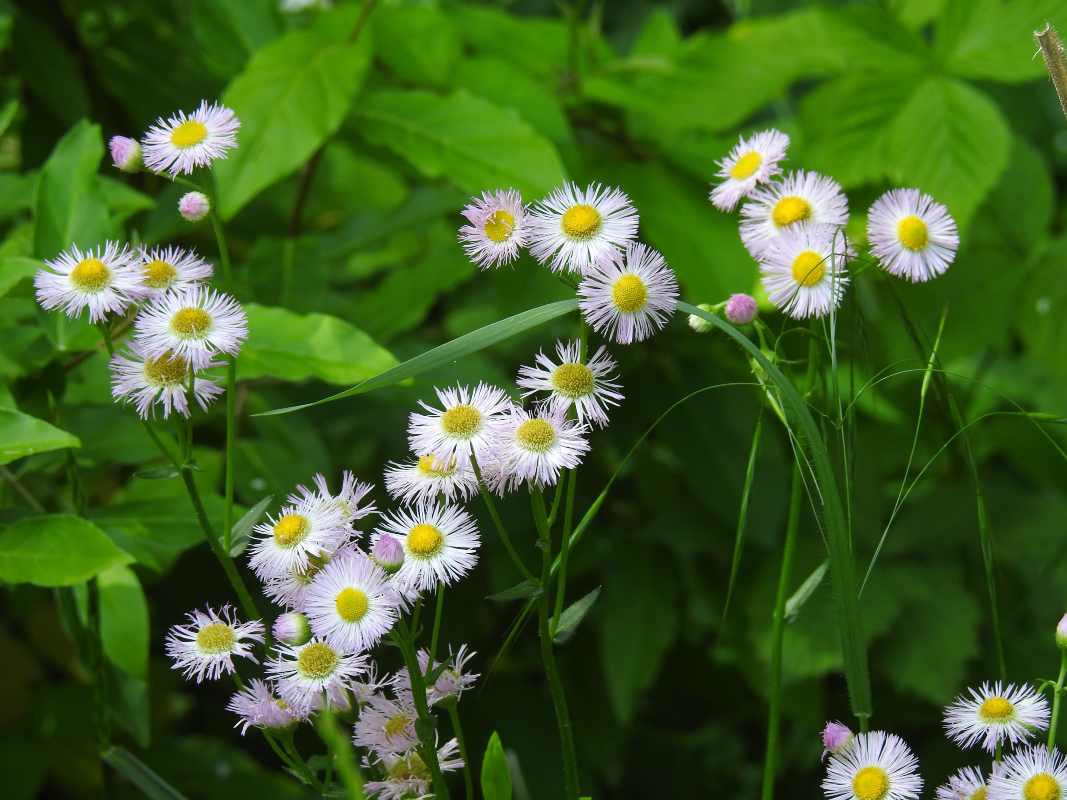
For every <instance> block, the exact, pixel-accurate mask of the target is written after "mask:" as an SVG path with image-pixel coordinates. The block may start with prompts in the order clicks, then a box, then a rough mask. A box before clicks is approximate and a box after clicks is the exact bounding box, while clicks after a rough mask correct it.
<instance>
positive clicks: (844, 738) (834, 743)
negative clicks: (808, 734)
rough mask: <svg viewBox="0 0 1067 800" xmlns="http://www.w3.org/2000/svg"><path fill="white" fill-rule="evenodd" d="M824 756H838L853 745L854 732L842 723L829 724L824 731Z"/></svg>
mask: <svg viewBox="0 0 1067 800" xmlns="http://www.w3.org/2000/svg"><path fill="white" fill-rule="evenodd" d="M821 738H822V756H823V758H826V756H828V755H837V754H838V753H840V752H841V751H842V750H843V749H844V748H846V747H848V745H849V744H851V743H852V731H851V730H850V729H849V727H848V726H847V725H843V724H842V723H840V722H836V721H834V722H827V723H826V725H825V727H823V729H822V733H821Z"/></svg>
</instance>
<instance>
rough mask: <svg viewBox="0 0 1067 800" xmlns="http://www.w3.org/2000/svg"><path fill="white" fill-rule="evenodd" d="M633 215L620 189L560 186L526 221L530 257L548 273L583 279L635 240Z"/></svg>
mask: <svg viewBox="0 0 1067 800" xmlns="http://www.w3.org/2000/svg"><path fill="white" fill-rule="evenodd" d="M637 225H638V217H637V210H636V209H635V208H634V207H633V205H632V204H631V203H630V198H629V197H627V196H626V193H625V192H623V191H622V190H621V189H616V188H613V187H607V186H601V185H600V184H599V183H593V184H590V185H589V186H587V187H586V188H585V189H579V188H578V186H576V185H575V184H573V183H565V184H564V185H563V186H561V187H560V188H558V189H556V190H555V191H553V192H552V194H550V195H549V196H548V197H546V198H545V199H544V200H542V201H541V202H539V203H538V204H537V205H536V206H535V207H534V208H533V210H532V211H531V216H530V234H529V242H530V254H531V255H532V256H533V257H534V258H536V259H537V260H538V261H539V262H541V263H542V264H545V263H548V264H549V266H550V267H551V268H552V270H553V271H554V272H564V271H570V272H579V273H582V274H585V273H586V272H587V271H588V270H589V269H590V268H592V266H593V265H594V264H595V263H596V262H597V261H599V260H600V259H602V258H604V257H605V256H607V254H608V253H611V252H615V251H618V250H621V249H622V248H624V247H625V246H626V245H627V243H628V242H630V241H632V240H633V239H635V238H636V237H637Z"/></svg>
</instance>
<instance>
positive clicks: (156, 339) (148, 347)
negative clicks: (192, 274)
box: [134, 286, 248, 369]
mask: <svg viewBox="0 0 1067 800" xmlns="http://www.w3.org/2000/svg"><path fill="white" fill-rule="evenodd" d="M134 335H135V336H136V337H137V340H138V341H139V342H141V343H142V344H143V345H144V349H145V352H146V353H148V355H150V356H152V357H154V358H158V357H159V356H161V355H163V354H164V353H172V354H174V355H177V356H181V357H183V358H185V359H187V360H188V361H189V363H190V364H191V365H192V367H193V369H202V368H204V367H205V366H207V364H208V363H209V362H210V361H211V360H212V358H213V357H215V356H217V355H219V354H226V355H231V356H235V355H237V352H238V351H239V350H240V349H241V344H242V343H243V342H244V340H245V339H246V338H248V317H247V316H246V315H245V312H244V309H243V308H241V306H240V304H239V303H238V302H237V301H236V300H234V299H233V298H232V297H230V296H229V295H226V294H222V293H221V292H216V291H215V290H213V289H209V288H207V287H206V286H194V287H193V288H191V289H188V290H187V291H184V292H167V293H166V294H164V295H161V296H159V297H157V298H155V299H154V300H153V301H152V302H151V303H149V304H148V305H147V306H145V307H144V308H143V309H142V310H141V313H140V314H138V315H137V319H136V320H134Z"/></svg>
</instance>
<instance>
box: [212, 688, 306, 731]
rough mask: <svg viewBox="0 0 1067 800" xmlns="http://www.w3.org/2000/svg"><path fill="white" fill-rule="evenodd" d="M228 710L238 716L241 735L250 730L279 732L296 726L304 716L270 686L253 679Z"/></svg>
mask: <svg viewBox="0 0 1067 800" xmlns="http://www.w3.org/2000/svg"><path fill="white" fill-rule="evenodd" d="M226 710H227V711H232V712H233V713H234V714H236V715H237V717H238V719H237V722H235V723H234V727H235V728H240V729H241V735H242V736H244V735H245V733H247V732H248V728H249V727H250V726H251V727H253V728H269V729H272V730H279V729H281V728H288V727H289V726H290V725H295V724H296V723H297V722H299V721H300V720H301V719H303V718H304V715H303V714H302V713H300V712H298V711H297V710H296V709H294V708H293V707H292V706H290V705H289V704H288V703H286V702H285V701H284V700H282V699H281V698H280V697H277V696H275V694H274V692H273V690H272V689H271V688H270V684H268V683H266V682H264V681H261V680H259V678H253V679H252V680H251V681H250V682H249V684H248V686H246V687H245V688H244V689H242V690H241V691H239V692H235V693H234V695H233V696H232V697H231V698H230V702H229V703H227V704H226Z"/></svg>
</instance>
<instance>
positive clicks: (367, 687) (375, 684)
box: [349, 661, 389, 706]
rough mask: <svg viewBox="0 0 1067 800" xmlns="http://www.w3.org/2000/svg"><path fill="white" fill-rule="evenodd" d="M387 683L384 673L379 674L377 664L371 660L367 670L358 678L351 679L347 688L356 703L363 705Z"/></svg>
mask: <svg viewBox="0 0 1067 800" xmlns="http://www.w3.org/2000/svg"><path fill="white" fill-rule="evenodd" d="M388 683H389V678H388V677H387V676H384V675H382V676H379V675H378V664H377V663H376V662H374V661H372V662H371V663H370V666H369V667H368V668H367V671H366V672H365V673H364V674H363V675H361V676H360V678H359V680H356V681H352V685H351V686H349V689H350V690H351V691H352V696H353V697H355V698H356V705H359V706H365V705H366V704H367V703H369V702H370V701H371V700H372V699H374V698H375V697H376V696H377V695H378V693H379V692H380V691H381V690H382V688H383V687H384V686H385V685H386V684H388Z"/></svg>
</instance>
